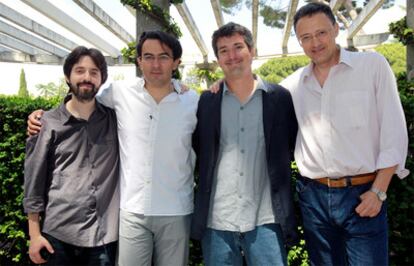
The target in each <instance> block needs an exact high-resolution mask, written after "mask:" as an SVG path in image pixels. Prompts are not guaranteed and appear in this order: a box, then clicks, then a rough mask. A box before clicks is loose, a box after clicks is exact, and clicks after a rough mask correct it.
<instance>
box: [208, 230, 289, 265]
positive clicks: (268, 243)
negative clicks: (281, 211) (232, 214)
mask: <svg viewBox="0 0 414 266" xmlns="http://www.w3.org/2000/svg"><path fill="white" fill-rule="evenodd" d="M201 246H202V250H203V258H204V263H205V264H206V265H207V266H210V265H220V266H221V265H234V266H237V265H243V255H244V258H245V260H246V262H247V265H287V261H286V251H285V247H284V245H283V237H282V230H281V228H280V225H279V224H266V225H261V226H257V227H256V228H255V229H254V230H252V231H249V232H245V233H238V232H231V231H220V230H214V229H211V228H207V229H206V232H205V233H204V236H203V239H202V241H201ZM242 252H243V255H242Z"/></svg>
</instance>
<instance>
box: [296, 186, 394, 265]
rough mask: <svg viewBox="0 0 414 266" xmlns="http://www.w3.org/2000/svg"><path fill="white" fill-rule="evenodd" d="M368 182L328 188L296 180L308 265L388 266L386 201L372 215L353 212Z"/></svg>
mask: <svg viewBox="0 0 414 266" xmlns="http://www.w3.org/2000/svg"><path fill="white" fill-rule="evenodd" d="M371 185H372V183H368V184H364V185H359V186H350V187H346V188H329V187H327V186H325V185H322V184H320V183H318V182H316V181H313V180H311V179H307V178H299V179H298V180H297V183H296V190H297V192H298V196H299V203H300V208H301V211H302V218H303V226H304V232H305V240H306V246H307V250H308V252H309V258H310V261H311V265H335V266H337V265H363V266H367V265H375V266H380V265H388V236H387V206H386V203H384V204H383V205H382V208H381V211H380V213H379V214H378V215H377V216H376V217H373V218H368V217H360V216H359V215H358V214H357V213H356V212H355V208H356V207H357V206H358V204H359V203H360V198H359V196H360V195H361V194H363V193H364V192H366V191H367V190H369V189H370V187H371Z"/></svg>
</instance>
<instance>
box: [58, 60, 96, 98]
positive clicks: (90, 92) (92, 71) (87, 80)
mask: <svg viewBox="0 0 414 266" xmlns="http://www.w3.org/2000/svg"><path fill="white" fill-rule="evenodd" d="M65 78H66V82H67V83H68V84H69V86H70V88H71V91H72V93H73V94H74V96H75V97H76V98H77V99H78V100H80V101H91V100H92V99H93V98H94V97H95V95H96V93H97V92H98V90H99V88H100V87H101V85H102V76H101V71H100V70H99V68H98V67H97V66H96V65H95V63H94V62H93V60H92V58H91V57H90V56H87V55H85V56H82V57H81V58H80V59H79V61H78V62H77V63H76V64H74V65H73V67H72V70H71V72H70V76H69V77H65Z"/></svg>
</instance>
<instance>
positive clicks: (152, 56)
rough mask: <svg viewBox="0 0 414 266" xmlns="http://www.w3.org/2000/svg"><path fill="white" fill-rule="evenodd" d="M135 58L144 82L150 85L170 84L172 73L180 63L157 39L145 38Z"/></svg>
mask: <svg viewBox="0 0 414 266" xmlns="http://www.w3.org/2000/svg"><path fill="white" fill-rule="evenodd" d="M137 60H138V64H139V67H140V69H141V71H142V74H143V75H144V79H145V82H146V83H147V84H148V85H149V86H152V87H163V86H166V85H168V84H170V82H171V76H172V73H173V71H174V70H175V69H177V67H178V65H179V63H180V60H179V59H176V60H174V59H173V52H172V50H171V48H170V47H168V46H167V45H165V44H163V43H161V42H160V41H159V40H157V39H147V40H145V42H144V43H143V45H142V53H141V56H140V57H139V58H138V59H137Z"/></svg>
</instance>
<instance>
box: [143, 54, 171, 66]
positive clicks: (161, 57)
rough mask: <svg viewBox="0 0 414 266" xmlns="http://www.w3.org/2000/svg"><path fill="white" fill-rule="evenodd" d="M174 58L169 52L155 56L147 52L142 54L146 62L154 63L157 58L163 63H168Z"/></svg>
mask: <svg viewBox="0 0 414 266" xmlns="http://www.w3.org/2000/svg"><path fill="white" fill-rule="evenodd" d="M171 59H172V57H171V56H169V55H168V54H161V55H159V56H155V55H152V54H146V55H143V56H141V60H142V61H144V62H146V63H154V62H155V60H157V61H158V62H160V63H161V64H162V63H167V62H169V61H170V60H171Z"/></svg>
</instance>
